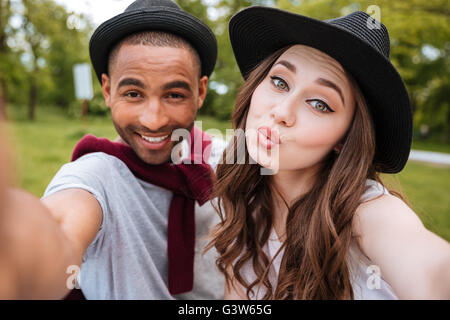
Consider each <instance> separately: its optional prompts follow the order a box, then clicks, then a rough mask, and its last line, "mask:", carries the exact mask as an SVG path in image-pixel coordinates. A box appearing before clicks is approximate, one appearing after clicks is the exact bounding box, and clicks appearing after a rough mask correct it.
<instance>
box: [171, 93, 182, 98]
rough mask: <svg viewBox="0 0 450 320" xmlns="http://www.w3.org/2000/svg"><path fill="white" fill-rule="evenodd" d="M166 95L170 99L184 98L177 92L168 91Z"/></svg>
mask: <svg viewBox="0 0 450 320" xmlns="http://www.w3.org/2000/svg"><path fill="white" fill-rule="evenodd" d="M168 97H169V98H170V99H183V98H184V96H183V95H182V94H179V93H169V95H168Z"/></svg>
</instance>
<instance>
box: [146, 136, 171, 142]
mask: <svg viewBox="0 0 450 320" xmlns="http://www.w3.org/2000/svg"><path fill="white" fill-rule="evenodd" d="M168 136H169V135H167V136H164V137H157V138H152V137H146V136H142V135H141V137H142V139H144V140H146V141H148V142H152V143H158V142H162V141H164V140H166V139H167V137H168Z"/></svg>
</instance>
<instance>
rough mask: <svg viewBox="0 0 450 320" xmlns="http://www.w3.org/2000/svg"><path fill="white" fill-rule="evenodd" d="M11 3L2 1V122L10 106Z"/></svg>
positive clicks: (0, 103) (0, 11)
mask: <svg viewBox="0 0 450 320" xmlns="http://www.w3.org/2000/svg"><path fill="white" fill-rule="evenodd" d="M11 14H12V11H11V1H10V0H0V120H1V119H6V118H7V112H6V106H7V104H8V87H7V83H6V81H7V68H8V66H7V61H8V60H9V53H10V50H9V47H8V45H7V39H8V28H7V26H8V23H9V19H10V18H11Z"/></svg>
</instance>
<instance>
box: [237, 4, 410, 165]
mask: <svg viewBox="0 0 450 320" xmlns="http://www.w3.org/2000/svg"><path fill="white" fill-rule="evenodd" d="M229 33H230V40H231V44H232V47H233V51H234V54H235V57H236V60H237V63H238V66H239V68H240V70H241V73H242V75H243V76H244V78H247V76H248V75H249V73H250V72H251V71H252V70H253V68H254V67H256V66H257V65H258V64H259V63H260V62H261V61H262V60H263V59H264V58H266V57H267V56H269V55H270V54H271V53H273V52H275V51H276V50H278V49H281V48H283V47H286V46H289V45H294V44H302V45H306V46H310V47H313V48H315V49H318V50H320V51H322V52H324V53H326V54H328V55H329V56H331V57H332V58H334V59H335V60H336V61H338V62H339V63H340V64H341V65H342V66H343V67H344V69H345V70H346V71H347V72H349V73H350V74H351V75H352V76H353V77H354V78H355V80H356V82H357V83H358V85H359V87H360V89H361V91H362V92H363V94H364V97H365V99H366V101H367V104H368V107H369V110H370V113H371V116H372V120H373V123H374V125H375V132H376V151H375V158H374V163H375V166H376V170H377V171H378V172H384V173H397V172H400V171H401V170H402V169H403V168H404V166H405V164H406V162H407V160H408V158H409V153H410V149H411V142H412V111H411V105H410V101H409V97H408V92H407V90H406V87H405V85H404V83H403V81H402V79H401V77H400V75H399V74H398V72H397V71H396V69H395V67H394V66H393V65H392V64H391V62H390V60H389V52H390V41H389V34H388V31H387V29H386V27H385V26H384V25H383V24H381V23H379V22H377V21H374V20H373V19H372V18H371V17H370V16H369V15H368V14H367V13H365V12H362V11H357V12H354V13H351V14H349V15H347V16H344V17H340V18H336V19H332V20H326V21H321V20H316V19H312V18H309V17H305V16H302V15H298V14H294V13H291V12H287V11H283V10H279V9H275V8H268V7H260V6H254V7H249V8H246V9H243V10H242V11H240V12H238V13H237V14H235V15H234V16H233V17H232V18H231V20H230V25H229Z"/></svg>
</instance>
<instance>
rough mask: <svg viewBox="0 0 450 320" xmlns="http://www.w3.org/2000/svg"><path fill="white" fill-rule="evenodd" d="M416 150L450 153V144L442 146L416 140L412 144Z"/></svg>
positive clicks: (436, 143) (432, 142)
mask: <svg viewBox="0 0 450 320" xmlns="http://www.w3.org/2000/svg"><path fill="white" fill-rule="evenodd" d="M412 148H413V149H415V150H424V151H434V152H443V153H450V144H442V143H438V142H435V141H424V140H415V141H413V143H412Z"/></svg>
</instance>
